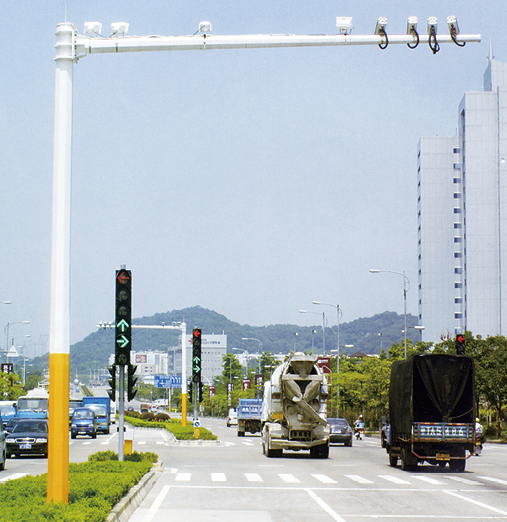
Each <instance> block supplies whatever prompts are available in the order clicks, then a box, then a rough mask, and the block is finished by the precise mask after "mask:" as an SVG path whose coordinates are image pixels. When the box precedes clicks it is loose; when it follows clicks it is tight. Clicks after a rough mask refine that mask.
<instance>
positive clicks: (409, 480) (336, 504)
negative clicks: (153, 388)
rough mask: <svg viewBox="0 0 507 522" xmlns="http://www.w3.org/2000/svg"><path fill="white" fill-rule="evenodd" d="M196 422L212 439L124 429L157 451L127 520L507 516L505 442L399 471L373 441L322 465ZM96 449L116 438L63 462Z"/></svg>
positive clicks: (18, 469) (77, 447)
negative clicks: (457, 469) (147, 484)
mask: <svg viewBox="0 0 507 522" xmlns="http://www.w3.org/2000/svg"><path fill="white" fill-rule="evenodd" d="M201 422H202V425H204V426H205V427H207V428H209V429H211V430H212V431H213V432H214V433H215V434H216V435H217V436H218V438H219V440H220V443H211V444H209V443H202V444H196V443H194V442H190V443H184V444H173V443H171V441H170V438H169V437H168V436H167V435H165V434H164V433H163V432H161V431H159V430H146V429H144V430H141V429H136V430H133V431H128V432H127V434H126V436H127V437H129V438H132V439H133V447H134V449H135V450H137V451H153V452H155V453H157V454H158V455H159V457H160V459H161V460H162V462H163V468H164V473H163V474H162V475H161V477H160V479H159V480H158V482H157V483H156V485H155V486H154V487H153V489H152V490H151V492H150V493H149V495H148V496H147V497H146V499H145V500H144V502H143V503H142V504H141V506H140V507H139V508H138V509H137V510H136V512H135V513H134V514H133V515H132V516H131V518H130V522H151V521H161V520H184V521H185V522H194V521H196V522H197V521H199V522H213V521H220V522H229V521H235V522H236V521H237V522H250V521H251V522H254V521H255V522H268V521H270V522H271V521H273V522H288V521H290V522H303V521H304V522H309V521H311V522H313V521H315V522H321V521H322V522H324V521H326V522H327V521H346V522H349V521H350V522H352V521H354V522H362V521H370V520H372V519H383V520H393V521H414V520H434V519H438V520H445V521H462V520H507V445H497V444H486V446H485V448H484V451H483V453H482V455H481V456H480V457H472V458H470V459H469V460H468V461H467V470H466V472H465V473H451V472H450V471H449V469H448V467H446V468H444V469H441V468H438V467H437V468H435V467H431V466H429V465H423V466H419V467H418V469H417V470H416V471H413V472H403V471H401V469H400V468H399V467H397V468H391V467H389V463H388V458H387V454H386V453H385V451H384V450H383V449H382V448H380V443H379V440H378V439H373V438H372V439H370V438H366V439H364V440H362V441H356V440H354V444H353V447H352V448H346V447H344V446H341V445H340V446H338V445H336V446H335V445H333V446H331V450H330V456H329V459H323V460H316V459H311V458H310V457H309V455H308V453H307V452H289V453H286V454H285V455H284V457H282V458H274V459H268V458H267V457H265V456H264V455H263V454H262V448H261V443H260V436H259V435H248V434H247V436H246V437H241V438H239V437H237V434H236V428H235V427H231V428H227V427H226V424H225V420H223V419H202V420H201ZM105 449H112V450H114V451H117V450H118V439H117V435H116V434H111V435H99V436H98V437H97V439H96V440H92V439H86V438H79V439H76V440H72V441H70V460H71V462H80V461H84V460H86V458H87V456H88V455H89V454H90V453H94V452H96V451H101V450H105ZM46 470H47V461H46V460H45V459H32V458H19V459H18V458H15V459H10V460H9V461H8V462H7V469H6V470H5V471H3V472H0V480H8V479H9V478H12V477H15V476H16V474H21V473H30V474H38V473H44V472H45V471H46Z"/></svg>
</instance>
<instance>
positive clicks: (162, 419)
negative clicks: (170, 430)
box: [155, 411, 171, 422]
mask: <svg viewBox="0 0 507 522" xmlns="http://www.w3.org/2000/svg"><path fill="white" fill-rule="evenodd" d="M155 420H156V421H158V422H167V421H168V420H171V417H169V415H167V413H164V412H163V411H160V412H158V413H157V415H156V416H155Z"/></svg>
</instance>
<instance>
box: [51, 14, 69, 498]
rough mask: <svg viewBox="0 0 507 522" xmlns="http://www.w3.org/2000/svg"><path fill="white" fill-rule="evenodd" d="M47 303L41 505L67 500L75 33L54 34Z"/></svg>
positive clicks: (64, 26) (62, 30)
mask: <svg viewBox="0 0 507 522" xmlns="http://www.w3.org/2000/svg"><path fill="white" fill-rule="evenodd" d="M56 37H57V41H56V46H55V47H56V58H55V60H56V76H55V124H54V151H53V156H54V157H53V211H52V212H53V216H52V230H51V292H50V294H51V304H50V321H49V437H48V438H49V440H48V485H47V500H48V501H52V502H60V503H63V504H67V502H68V496H69V324H70V321H69V288H70V284H69V280H70V164H71V139H72V135H71V134H72V74H73V65H74V58H75V41H74V37H75V29H74V26H72V25H71V24H60V25H58V28H57V31H56Z"/></svg>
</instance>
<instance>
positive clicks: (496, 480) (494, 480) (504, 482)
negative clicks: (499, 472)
mask: <svg viewBox="0 0 507 522" xmlns="http://www.w3.org/2000/svg"><path fill="white" fill-rule="evenodd" d="M479 478H480V479H482V480H489V481H491V482H497V483H498V484H503V485H504V486H507V480H502V479H498V478H494V477H479Z"/></svg>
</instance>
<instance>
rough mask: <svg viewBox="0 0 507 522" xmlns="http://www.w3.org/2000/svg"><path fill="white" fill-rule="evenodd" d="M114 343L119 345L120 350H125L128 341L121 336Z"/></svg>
mask: <svg viewBox="0 0 507 522" xmlns="http://www.w3.org/2000/svg"><path fill="white" fill-rule="evenodd" d="M116 342H117V343H118V344H119V345H120V348H125V346H127V344H128V343H129V342H130V341H129V340H128V339H127V338H126V337H125V336H124V335H122V336H121V337H118V339H116Z"/></svg>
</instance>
